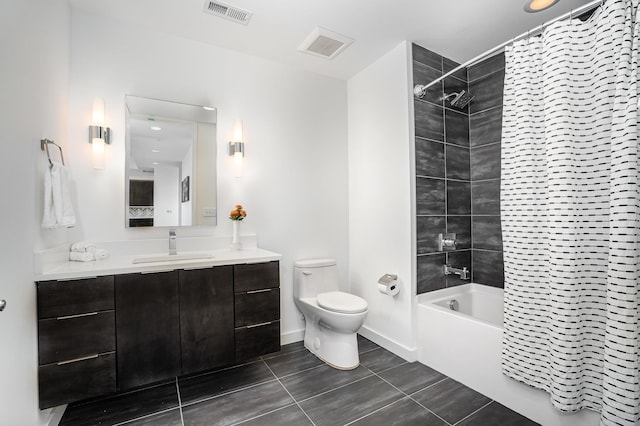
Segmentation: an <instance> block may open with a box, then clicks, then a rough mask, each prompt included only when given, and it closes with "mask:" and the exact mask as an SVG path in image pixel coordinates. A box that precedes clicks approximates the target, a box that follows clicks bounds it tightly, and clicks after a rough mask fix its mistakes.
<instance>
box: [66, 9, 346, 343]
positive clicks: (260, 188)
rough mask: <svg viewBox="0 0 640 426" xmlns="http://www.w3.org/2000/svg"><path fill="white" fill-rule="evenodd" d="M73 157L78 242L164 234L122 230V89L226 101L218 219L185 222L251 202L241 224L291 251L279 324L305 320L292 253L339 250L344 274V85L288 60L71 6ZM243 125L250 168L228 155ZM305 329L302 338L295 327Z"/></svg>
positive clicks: (227, 227)
mask: <svg viewBox="0 0 640 426" xmlns="http://www.w3.org/2000/svg"><path fill="white" fill-rule="evenodd" d="M71 20H72V31H71V36H72V43H71V66H70V69H71V74H70V92H69V141H68V142H69V149H68V150H67V151H68V152H69V154H68V156H69V163H70V164H71V167H72V172H73V176H74V181H75V183H76V192H77V210H78V216H79V226H78V227H77V228H76V230H75V231H74V232H75V233H74V234H73V235H72V236H71V238H72V240H79V239H88V240H93V241H96V242H100V241H112V240H132V239H139V238H157V237H163V238H164V237H165V236H167V230H166V229H160V230H158V229H139V228H138V229H126V228H125V227H124V225H123V224H124V147H125V143H124V133H125V128H124V125H125V123H124V121H125V115H124V105H123V101H124V96H125V94H132V95H137V96H145V97H153V98H157V99H166V100H173V101H179V102H184V103H190V104H199V105H213V106H216V107H217V108H218V126H217V130H218V134H217V136H218V151H217V158H218V167H219V169H218V226H217V227H214V228H195V229H190V230H182V229H180V230H178V250H180V237H181V236H184V235H214V236H219V235H224V236H229V242H230V241H231V223H230V221H229V220H227V217H228V212H229V211H230V210H231V209H232V208H233V206H234V205H235V204H242V205H243V206H245V208H246V210H247V213H248V216H247V218H246V220H244V221H243V222H242V229H241V233H257V235H258V241H259V245H260V246H261V247H263V248H265V249H268V250H272V251H275V252H278V253H281V254H282V255H283V258H282V261H281V278H282V281H281V288H282V300H283V302H282V303H283V304H282V318H283V321H282V331H283V332H284V333H294V334H295V332H297V331H299V330H301V329H302V327H303V326H302V323H301V322H299V319H298V314H297V310H296V308H295V307H294V305H293V301H292V288H291V286H292V278H293V271H292V263H293V261H294V260H295V259H299V258H309V257H316V256H318V257H325V256H332V257H335V258H337V259H338V262H339V264H340V267H341V270H340V272H341V278H342V279H343V280H345V281H346V279H347V276H348V219H347V214H346V209H347V206H348V188H347V101H346V94H347V91H346V82H344V81H340V80H336V79H332V78H328V77H324V76H320V75H317V74H313V73H309V72H302V71H297V70H293V69H290V68H287V67H285V66H282V65H279V64H276V63H274V62H270V61H266V60H263V59H259V58H256V57H252V56H247V55H244V54H240V53H237V52H233V51H229V50H225V49H220V48H217V47H214V46H211V45H208V44H203V43H198V42H194V41H191V40H187V39H183V38H178V37H173V36H169V35H167V34H164V33H162V32H157V33H151V32H148V31H145V30H140V29H138V28H136V27H133V26H131V25H129V24H126V23H121V22H117V21H113V20H110V19H107V18H102V17H98V16H95V15H91V14H87V13H85V12H80V11H73V12H72V18H71ZM94 97H102V98H104V99H105V107H106V112H105V116H106V123H107V125H108V126H110V127H111V129H112V135H113V142H112V144H111V145H110V146H107V147H106V151H107V152H106V168H105V170H103V171H94V170H93V169H92V168H91V158H90V145H89V144H88V143H87V126H88V125H89V123H90V121H91V117H90V115H91V104H92V100H93V98H94ZM236 118H241V119H242V120H243V125H244V137H245V142H246V157H245V169H244V176H243V177H242V178H235V177H234V176H233V173H232V171H231V159H230V157H229V156H228V155H227V150H228V146H227V144H228V141H229V140H231V137H232V135H233V124H234V120H235V119H236ZM296 336H297V337H301V335H298V334H296Z"/></svg>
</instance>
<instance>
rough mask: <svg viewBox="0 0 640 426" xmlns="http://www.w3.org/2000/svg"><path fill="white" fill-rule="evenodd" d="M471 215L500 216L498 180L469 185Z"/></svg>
mask: <svg viewBox="0 0 640 426" xmlns="http://www.w3.org/2000/svg"><path fill="white" fill-rule="evenodd" d="M471 193H472V194H473V202H472V209H473V210H472V211H473V214H474V215H476V214H483V215H484V214H490V215H497V216H499V215H500V179H492V180H481V181H478V182H472V183H471Z"/></svg>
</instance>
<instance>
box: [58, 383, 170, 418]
mask: <svg viewBox="0 0 640 426" xmlns="http://www.w3.org/2000/svg"><path fill="white" fill-rule="evenodd" d="M174 407H178V392H177V389H176V384H175V383H173V382H172V383H167V384H163V385H158V386H154V387H150V388H145V389H141V390H137V391H135V392H128V393H124V394H121V395H117V396H114V397H110V398H104V399H99V400H95V401H91V402H86V403H76V404H70V405H69V406H68V407H67V410H66V411H65V413H64V416H62V420H61V421H60V425H61V426H68V425H87V424H115V423H122V422H126V421H129V420H133V419H137V418H139V417H143V416H146V415H149V414H153V413H157V412H159V411H164V410H168V409H171V408H174Z"/></svg>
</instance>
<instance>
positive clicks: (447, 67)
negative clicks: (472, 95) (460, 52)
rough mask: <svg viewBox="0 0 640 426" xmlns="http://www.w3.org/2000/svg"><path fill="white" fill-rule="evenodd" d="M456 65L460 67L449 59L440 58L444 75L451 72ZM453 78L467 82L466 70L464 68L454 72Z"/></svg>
mask: <svg viewBox="0 0 640 426" xmlns="http://www.w3.org/2000/svg"><path fill="white" fill-rule="evenodd" d="M458 65H460V64H459V63H457V62H456V61H452V60H451V59H449V58H442V73H443V74H446V73H448V72H449V71H451V70H452V69H454V68H456V67H457V66H458ZM452 75H453V77H456V78H459V79H461V80H464V81H468V80H467V69H466V68H462V69H460V70H458V71H456V72H455V73H453V74H452Z"/></svg>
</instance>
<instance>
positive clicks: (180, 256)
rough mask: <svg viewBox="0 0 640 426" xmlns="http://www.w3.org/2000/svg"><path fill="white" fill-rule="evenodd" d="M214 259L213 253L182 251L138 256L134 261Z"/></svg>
mask: <svg viewBox="0 0 640 426" xmlns="http://www.w3.org/2000/svg"><path fill="white" fill-rule="evenodd" d="M206 259H213V255H211V254H208V253H181V254H158V255H155V256H143V257H136V258H135V259H133V261H132V263H155V262H173V261H176V260H206Z"/></svg>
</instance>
